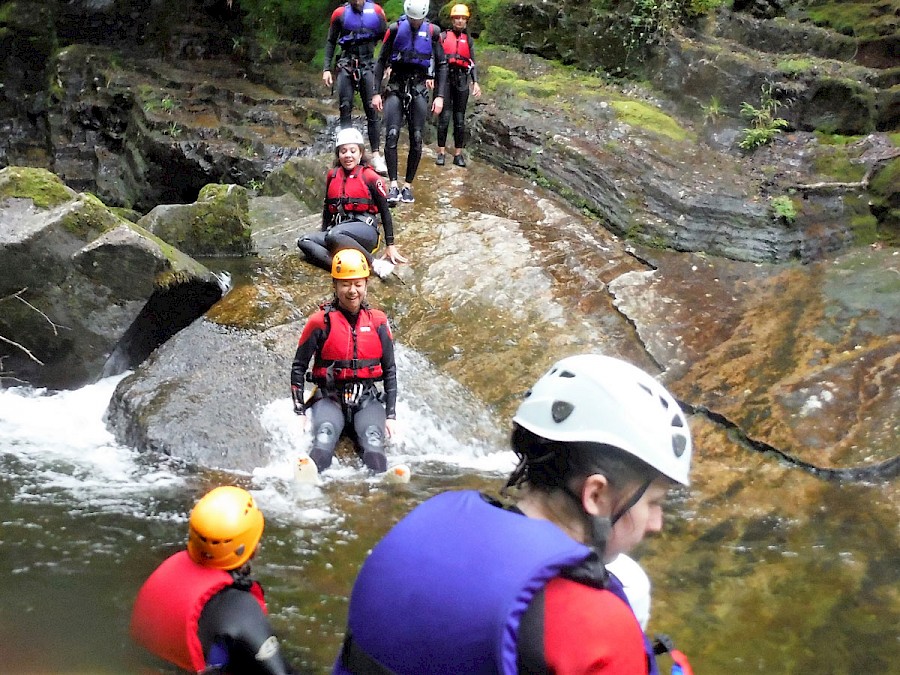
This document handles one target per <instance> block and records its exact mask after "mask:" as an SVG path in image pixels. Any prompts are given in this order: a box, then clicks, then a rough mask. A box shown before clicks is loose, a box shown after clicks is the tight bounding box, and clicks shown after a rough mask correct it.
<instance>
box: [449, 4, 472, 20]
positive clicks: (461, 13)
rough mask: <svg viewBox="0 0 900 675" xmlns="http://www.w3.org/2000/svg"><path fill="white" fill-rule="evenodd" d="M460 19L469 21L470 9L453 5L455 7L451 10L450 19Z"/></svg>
mask: <svg viewBox="0 0 900 675" xmlns="http://www.w3.org/2000/svg"><path fill="white" fill-rule="evenodd" d="M458 17H462V18H464V19H468V18H469V8H468V7H466V6H465V5H462V4H460V5H453V7H452V8H451V9H450V18H451V19H456V18H458Z"/></svg>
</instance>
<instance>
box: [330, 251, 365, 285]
mask: <svg viewBox="0 0 900 675" xmlns="http://www.w3.org/2000/svg"><path fill="white" fill-rule="evenodd" d="M368 276H369V261H368V260H366V256H364V255H363V254H362V253H360V252H359V251H357V250H356V249H355V248H345V249H344V250H342V251H338V252H337V253H335V254H334V258H332V259H331V277H332V278H333V279H365V278H367V277H368Z"/></svg>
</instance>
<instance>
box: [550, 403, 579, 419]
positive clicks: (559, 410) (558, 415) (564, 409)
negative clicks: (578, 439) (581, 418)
mask: <svg viewBox="0 0 900 675" xmlns="http://www.w3.org/2000/svg"><path fill="white" fill-rule="evenodd" d="M573 410H575V406H574V405H572V404H571V403H568V402H567V401H554V402H553V405H552V406H551V407H550V415H551V416H552V417H553V421H554V422H556V423H557V424H559V423H560V422H564V421H565V420H566V419H567V418H568V417H569V415H571V414H572V411H573Z"/></svg>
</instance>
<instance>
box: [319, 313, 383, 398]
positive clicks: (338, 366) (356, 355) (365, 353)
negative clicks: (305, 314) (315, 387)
mask: <svg viewBox="0 0 900 675" xmlns="http://www.w3.org/2000/svg"><path fill="white" fill-rule="evenodd" d="M309 320H310V321H316V322H319V323H321V324H322V327H323V328H324V330H325V333H326V337H325V342H324V344H323V345H322V347H321V348H320V349H319V351H318V353H317V354H316V358H315V361H314V362H313V369H312V379H313V381H314V382H316V383H317V384H319V385H320V386H321V385H326V386H327V382H329V381H332V380H333V381H334V382H336V383H339V382H355V381H357V380H379V379H381V378H382V376H383V372H382V370H381V357H382V350H381V338H380V337H379V335H378V327H379V326H381V325H387V316H386V315H385V313H384V312H382V311H380V310H377V309H367V308H363V309H361V310H360V311H359V317H358V319H357V320H356V328H355V329H354V328H352V327H351V326H350V324H349V323H348V321H347V318H346V317H345V316H344V314H343V312H341V311H340V310H337V309H335V308H334V307H332V306H331V305H325V306H324V307H323V308H322V309H321V310H320V311H318V312H316V313H315V314H313V315H312V317H310V319H309ZM304 330H305V329H304ZM388 330H389V331H390V328H388ZM329 371H331V375H330V376H329Z"/></svg>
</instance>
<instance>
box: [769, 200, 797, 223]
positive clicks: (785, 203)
mask: <svg viewBox="0 0 900 675" xmlns="http://www.w3.org/2000/svg"><path fill="white" fill-rule="evenodd" d="M769 209H771V212H772V215H773V216H774V217H775V220H782V221H784V222H786V223H793V222H794V221H795V220H797V207H795V206H794V201H793V200H792V199H791V198H790V197H788V196H787V195H781V196H779V197H772V198H771V199H770V200H769Z"/></svg>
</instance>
